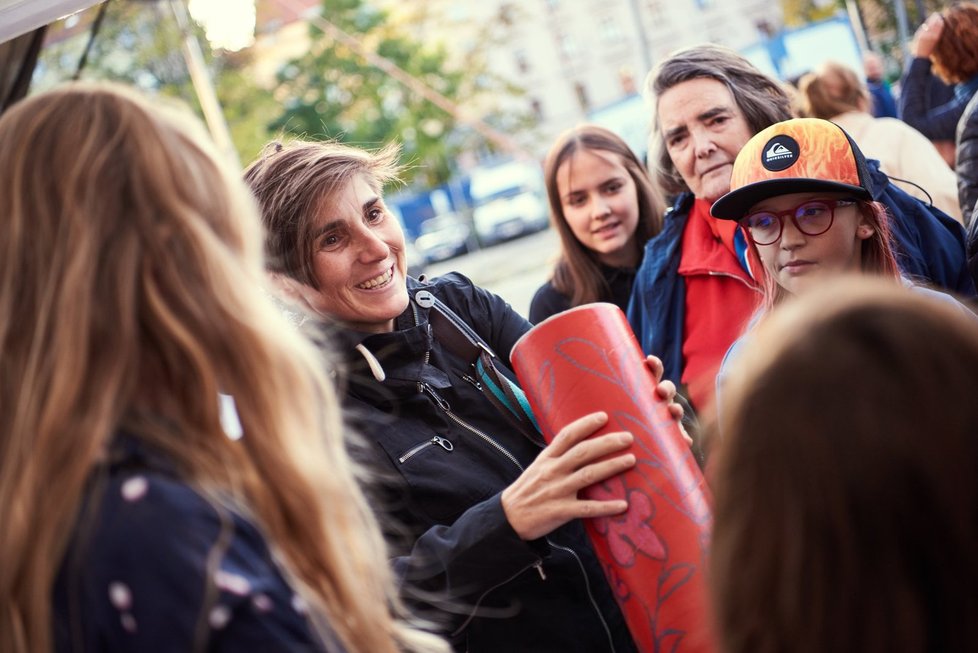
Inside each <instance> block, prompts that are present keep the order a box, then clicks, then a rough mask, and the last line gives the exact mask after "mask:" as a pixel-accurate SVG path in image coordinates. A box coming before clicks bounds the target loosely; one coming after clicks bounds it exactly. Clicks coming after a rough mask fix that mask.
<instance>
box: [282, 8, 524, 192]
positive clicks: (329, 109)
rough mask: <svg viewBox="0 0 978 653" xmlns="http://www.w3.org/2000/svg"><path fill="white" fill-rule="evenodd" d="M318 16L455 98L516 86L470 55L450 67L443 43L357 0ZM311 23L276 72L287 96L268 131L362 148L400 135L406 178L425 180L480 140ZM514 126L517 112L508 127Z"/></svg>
mask: <svg viewBox="0 0 978 653" xmlns="http://www.w3.org/2000/svg"><path fill="white" fill-rule="evenodd" d="M322 15H323V16H324V17H325V18H326V19H327V20H328V21H329V22H330V23H332V24H333V25H335V26H336V27H338V28H339V29H341V30H343V32H345V33H346V34H348V35H351V36H353V37H354V38H355V39H357V40H358V41H359V43H360V44H362V46H363V47H365V48H368V49H369V50H371V51H373V52H375V53H376V54H378V55H379V56H380V57H383V58H384V59H386V60H387V61H389V62H391V63H393V64H394V65H395V66H397V67H398V68H400V69H401V70H403V71H404V72H406V73H408V74H409V75H410V76H412V77H414V78H415V79H417V80H419V81H420V82H423V83H424V84H425V85H426V86H428V87H429V88H431V89H433V90H435V91H437V92H438V93H440V94H441V95H442V96H445V97H446V98H448V99H449V100H451V101H453V102H455V103H459V102H460V101H461V99H462V98H465V100H466V102H469V101H471V100H472V99H473V98H474V97H475V96H476V95H479V94H485V93H489V92H495V91H499V90H502V92H504V93H509V94H512V93H517V92H518V90H517V89H514V88H511V87H506V86H504V85H503V84H501V83H500V80H497V79H494V78H492V77H491V76H489V75H487V74H486V73H485V72H484V71H485V69H484V67H482V62H480V61H476V60H473V59H470V60H468V61H467V64H468V63H471V64H472V65H474V66H475V67H468V65H466V66H462V67H459V68H455V69H452V68H451V67H450V66H449V65H448V59H449V58H448V55H447V53H446V52H445V50H444V49H443V47H442V46H440V45H434V46H432V45H422V44H421V43H419V42H418V41H416V40H414V39H412V38H411V37H410V36H408V35H407V30H405V28H404V25H403V24H402V25H397V24H393V23H392V22H391V21H390V20H389V19H388V15H387V14H386V12H384V11H381V10H378V9H376V8H374V7H371V6H369V5H368V4H366V3H365V2H363V0H324V2H323V9H322ZM310 29H311V32H310V33H311V36H312V41H313V45H312V47H311V48H310V50H309V52H308V53H307V54H305V55H304V56H302V57H300V58H298V59H296V60H293V61H291V62H289V63H288V64H287V65H285V66H284V67H283V68H282V70H281V71H280V73H279V87H278V89H277V92H276V95H277V97H283V98H286V99H285V100H284V102H283V105H284V110H283V113H282V115H281V116H280V117H279V118H278V119H277V120H276V121H275V122H274V123H273V124H272V128H273V129H274V130H277V131H284V132H287V133H291V134H296V135H299V136H302V137H305V138H319V139H337V140H340V141H343V142H345V143H350V144H353V145H358V146H363V147H379V146H381V145H383V144H384V143H388V142H391V141H396V142H400V143H401V144H402V146H403V149H404V160H405V161H406V162H408V163H409V165H410V167H409V169H408V170H407V171H406V175H405V176H406V177H407V179H408V181H410V180H412V179H415V180H417V181H418V182H419V183H421V184H424V185H428V186H432V185H437V184H439V183H442V182H444V181H446V180H447V179H448V178H449V176H450V175H451V172H452V161H454V158H455V155H456V154H457V153H458V152H459V151H460V150H461V149H463V148H468V149H476V148H477V147H478V146H479V145H481V144H482V143H478V142H473V141H478V140H479V138H478V137H477V136H476V135H475V134H474V133H473V132H472V130H471V129H467V128H464V127H460V126H459V124H458V121H457V120H456V118H455V117H454V116H453V115H452V114H451V113H449V112H448V111H446V110H444V109H442V108H439V107H438V106H436V105H435V104H433V103H432V102H431V101H429V100H428V99H425V98H424V97H423V96H422V95H421V94H420V93H418V92H416V91H414V90H410V89H408V88H406V87H405V86H404V85H403V84H402V83H401V82H399V81H397V80H396V79H394V78H393V77H391V75H389V74H388V73H387V72H384V71H383V70H381V69H380V68H378V67H377V66H375V65H372V64H370V63H368V62H367V61H366V60H365V59H364V58H363V56H362V55H361V53H360V52H358V51H357V50H356V49H355V48H352V47H350V44H348V43H347V42H345V41H344V40H343V39H342V38H336V37H334V35H331V34H329V33H325V32H324V31H323V30H322V29H321V28H320V27H319V26H318V25H317V24H316V23H315V21H313V24H312V25H311V27H310ZM491 120H492V119H490V121H491ZM500 124H501V123H500ZM517 126H518V119H517V120H515V121H512V124H511V125H507V128H510V127H517Z"/></svg>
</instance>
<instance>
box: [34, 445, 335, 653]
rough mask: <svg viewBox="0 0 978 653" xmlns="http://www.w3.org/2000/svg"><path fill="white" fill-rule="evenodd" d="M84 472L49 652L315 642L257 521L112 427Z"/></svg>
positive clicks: (293, 647) (329, 645)
mask: <svg viewBox="0 0 978 653" xmlns="http://www.w3.org/2000/svg"><path fill="white" fill-rule="evenodd" d="M111 460H112V462H111V463H110V464H109V466H108V468H107V469H105V470H103V473H99V474H96V475H95V477H94V478H92V479H91V482H90V484H89V488H88V489H87V493H86V503H85V505H84V506H83V508H82V510H81V515H80V517H79V520H78V525H77V527H76V531H75V533H74V536H73V537H72V539H71V542H70V543H69V547H68V552H67V554H66V556H65V559H64V561H63V562H62V565H61V569H60V572H59V574H58V577H57V581H56V583H55V587H54V595H53V599H54V601H53V603H54V610H53V612H54V618H53V625H54V639H55V650H56V651H58V653H68V652H72V653H95V652H96V651H117V652H119V653H125V652H127V651H129V652H132V653H173V652H175V651H209V652H215V653H216V652H218V651H220V652H226V653H231V652H234V651H241V652H244V651H295V652H297V653H298V652H300V651H301V652H305V653H312V652H314V651H315V652H318V653H323V652H326V651H328V652H330V653H342V651H343V650H344V649H343V647H342V646H341V645H340V644H339V643H338V641H336V639H335V636H331V635H330V634H329V633H326V634H325V635H326V636H328V637H330V639H331V640H332V641H329V642H323V641H321V640H320V638H319V637H318V636H317V635H316V633H315V632H314V630H313V628H312V627H311V626H310V623H309V620H308V619H307V617H306V614H305V608H304V602H303V601H302V600H301V598H300V597H299V596H298V595H297V594H296V593H295V591H294V590H293V589H292V587H291V586H290V585H289V582H288V581H287V580H286V578H285V575H284V574H283V573H282V571H281V570H280V569H279V567H278V564H277V562H276V561H275V558H274V556H273V554H272V552H271V550H270V549H269V547H268V544H267V543H266V541H265V538H264V536H263V535H262V533H261V531H260V530H259V528H258V527H257V526H256V525H255V524H254V523H252V522H251V521H250V520H249V519H248V518H247V517H245V516H244V513H243V511H237V510H235V509H234V507H233V506H229V505H218V502H217V501H215V500H214V499H209V498H205V497H204V496H203V495H202V494H200V492H199V491H198V490H197V489H196V488H194V486H193V485H192V484H190V483H188V482H187V481H185V480H184V479H182V478H181V477H180V475H179V474H178V473H177V471H176V469H175V468H174V466H173V465H172V464H171V463H170V462H169V461H168V460H167V459H166V458H165V457H164V456H162V455H160V454H159V453H157V452H156V451H154V450H151V449H150V448H149V447H148V446H146V445H144V444H142V443H141V442H140V441H139V440H137V439H136V438H134V437H131V436H126V435H122V436H120V437H118V438H117V440H116V443H115V446H114V447H113V451H112V456H111Z"/></svg>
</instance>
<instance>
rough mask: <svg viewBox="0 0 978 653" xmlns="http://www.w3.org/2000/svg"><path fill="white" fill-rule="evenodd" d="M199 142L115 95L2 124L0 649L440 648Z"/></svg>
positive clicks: (159, 114) (93, 94) (253, 239)
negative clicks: (400, 596) (419, 615)
mask: <svg viewBox="0 0 978 653" xmlns="http://www.w3.org/2000/svg"><path fill="white" fill-rule="evenodd" d="M153 104H158V103H156V102H154V103H153ZM200 132H201V130H200V127H199V124H197V123H191V122H188V118H187V117H186V116H184V115H183V114H182V113H178V112H176V111H171V110H163V109H160V108H158V107H156V106H151V102H150V101H149V100H146V99H143V98H141V97H139V96H137V95H135V94H133V93H132V92H130V91H127V90H126V89H123V88H122V87H118V86H109V85H87V84H72V85H66V86H63V87H61V88H58V89H55V90H53V91H50V92H48V93H45V94H41V95H38V96H35V97H32V98H29V99H27V100H23V101H21V102H20V103H19V104H17V105H15V106H13V107H12V108H11V109H10V110H9V111H8V112H7V113H5V114H4V115H3V117H2V118H0V215H2V216H3V222H2V226H0V232H2V235H0V523H2V524H3V528H2V529H0V559H2V560H3V564H2V565H0V606H3V607H2V611H0V649H2V650H4V651H11V652H21V653H28V652H29V653H38V652H44V651H50V650H58V651H96V650H97V651H104V650H111V651H140V652H145V651H150V652H151V651H217V650H220V651H297V650H304V651H331V652H336V651H346V652H349V653H354V652H360V653H375V652H378V651H384V652H387V653H395V652H397V651H404V650H414V651H432V652H434V651H445V650H447V649H446V646H445V644H444V643H443V642H442V641H441V640H439V639H437V638H436V637H434V636H433V635H430V634H427V633H425V632H422V631H420V630H417V629H415V628H414V627H413V626H410V625H408V623H407V622H406V621H404V620H403V619H402V618H400V617H398V616H395V614H393V613H392V609H396V606H397V605H398V603H397V598H396V596H395V594H394V592H393V589H392V588H393V584H392V580H391V578H390V575H389V573H388V571H387V567H386V557H385V546H384V545H383V541H382V538H381V536H380V531H379V527H378V524H377V523H376V521H375V518H374V517H373V516H372V513H371V512H370V510H369V508H368V506H367V504H366V501H365V499H364V496H363V495H362V494H361V491H360V490H359V489H358V484H357V473H356V469H355V468H354V466H353V464H352V463H351V461H350V458H349V457H348V454H347V452H346V450H345V446H344V442H343V435H344V427H343V425H342V422H341V418H340V407H339V403H338V401H337V398H336V394H335V390H334V389H333V388H332V387H331V385H330V383H329V382H328V380H327V379H326V378H325V377H324V373H323V371H322V363H321V361H322V357H321V356H320V355H319V354H318V353H317V350H316V349H315V348H314V346H313V345H312V344H311V343H309V342H308V341H307V340H306V339H304V338H303V337H301V336H300V335H299V334H298V333H297V332H295V331H294V329H292V328H290V326H289V324H288V323H287V322H286V321H285V319H284V318H283V317H282V316H281V314H280V312H279V311H278V310H277V309H276V307H275V306H274V305H273V304H272V302H271V301H270V300H269V298H268V296H267V295H266V292H265V291H264V290H263V285H264V284H265V281H264V279H265V271H264V258H263V256H262V234H261V228H260V222H259V220H258V216H257V213H256V210H255V207H254V204H253V201H252V200H251V198H250V197H249V195H248V193H247V190H246V189H245V187H244V185H243V184H242V183H241V181H240V179H239V178H237V175H236V174H235V173H234V171H232V170H229V169H227V168H226V167H225V165H224V164H223V163H222V161H220V160H219V157H218V156H217V155H216V154H215V152H214V151H213V148H212V147H211V145H210V144H209V143H208V142H206V140H205V139H204V138H203V137H202V136H201V134H200ZM221 406H223V410H222V408H221ZM235 407H236V408H235ZM392 606H393V608H392Z"/></svg>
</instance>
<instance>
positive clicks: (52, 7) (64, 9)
mask: <svg viewBox="0 0 978 653" xmlns="http://www.w3.org/2000/svg"><path fill="white" fill-rule="evenodd" d="M100 1H101V0H0V43H2V42H4V41H9V40H10V39H12V38H15V37H17V36H20V35H21V34H26V33H27V32H30V31H31V30H34V29H37V28H38V27H41V26H42V25H47V24H48V23H50V22H52V21H55V20H58V19H59V18H63V17H64V16H67V15H69V14H73V13H75V12H76V11H81V10H82V9H85V8H87V7H91V6H92V5H94V4H97V3H98V2H100Z"/></svg>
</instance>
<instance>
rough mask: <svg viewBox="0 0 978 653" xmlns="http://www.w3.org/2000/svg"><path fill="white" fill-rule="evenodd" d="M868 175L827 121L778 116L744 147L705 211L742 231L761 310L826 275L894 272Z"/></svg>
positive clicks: (853, 148)
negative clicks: (758, 281)
mask: <svg viewBox="0 0 978 653" xmlns="http://www.w3.org/2000/svg"><path fill="white" fill-rule="evenodd" d="M868 179H869V174H868V171H867V169H866V161H865V159H864V158H863V155H862V152H860V150H859V147H858V146H857V145H856V144H855V143H854V142H853V141H852V139H851V138H849V136H848V134H846V132H845V131H844V130H843V129H842V128H841V127H839V126H838V125H835V124H834V123H831V122H829V121H827V120H819V119H814V118H799V119H795V120H786V121H785V122H781V123H777V124H775V125H772V126H771V127H768V128H767V129H765V130H763V131H761V132H759V133H758V134H757V135H755V136H754V137H753V138H752V139H751V140H750V141H748V143H747V145H745V146H744V148H743V149H742V150H741V152H740V154H739V155H738V156H737V160H736V161H735V163H734V169H733V174H732V177H731V191H730V192H729V193H727V194H726V195H724V196H723V197H721V198H720V199H719V200H717V202H716V203H714V205H713V209H712V213H713V215H714V217H717V218H721V219H728V220H737V221H738V222H740V224H741V227H742V228H743V229H744V232H745V233H746V234H747V239H748V242H749V243H750V248H751V251H752V254H753V255H754V260H755V261H757V260H759V261H760V263H761V264H762V266H763V275H762V279H763V285H764V289H765V292H764V299H765V301H764V305H765V307H766V308H771V307H773V306H774V305H776V304H778V303H780V302H781V301H782V300H783V299H784V298H785V297H786V296H788V295H793V294H796V293H798V292H801V291H804V289H805V288H807V287H809V286H810V285H811V284H813V283H814V282H816V281H818V280H821V279H824V278H825V277H826V276H828V275H831V274H837V273H841V272H853V271H860V270H861V271H863V272H867V273H870V274H878V275H883V276H888V277H893V278H898V277H899V276H900V271H899V268H898V267H897V263H896V258H895V256H894V254H893V250H892V249H891V247H890V229H889V220H888V218H887V214H886V208H885V207H884V206H883V205H882V204H880V203H878V202H874V201H873V200H872V194H871V191H870V189H869V187H868V183H869V182H868Z"/></svg>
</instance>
